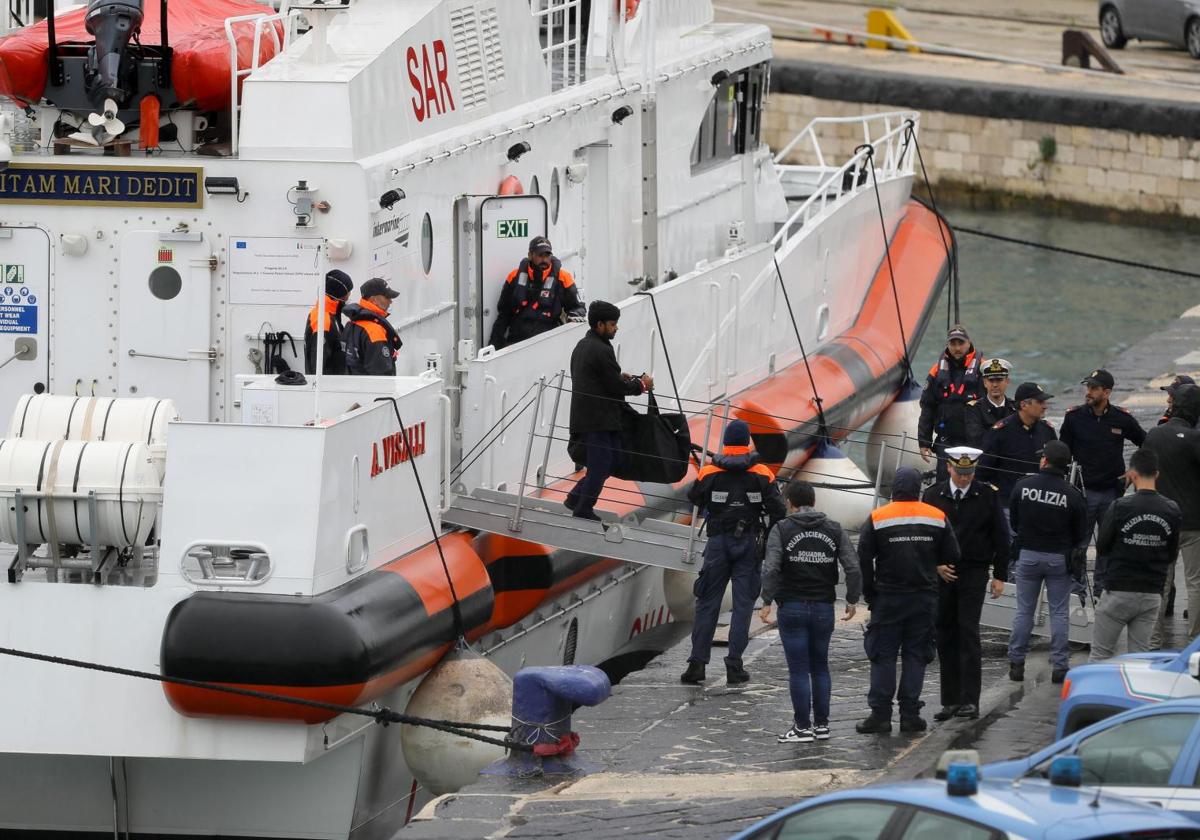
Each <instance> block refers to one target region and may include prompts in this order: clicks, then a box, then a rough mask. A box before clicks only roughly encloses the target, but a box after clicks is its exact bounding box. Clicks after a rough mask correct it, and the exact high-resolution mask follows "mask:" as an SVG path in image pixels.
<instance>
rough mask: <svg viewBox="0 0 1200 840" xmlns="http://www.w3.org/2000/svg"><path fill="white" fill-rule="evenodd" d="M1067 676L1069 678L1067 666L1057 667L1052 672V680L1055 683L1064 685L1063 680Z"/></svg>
mask: <svg viewBox="0 0 1200 840" xmlns="http://www.w3.org/2000/svg"><path fill="white" fill-rule="evenodd" d="M1066 678H1067V669H1066V668H1055V669H1054V670H1053V671H1052V672H1051V673H1050V682H1052V683H1054V684H1055V685H1062V682H1063V680H1065V679H1066Z"/></svg>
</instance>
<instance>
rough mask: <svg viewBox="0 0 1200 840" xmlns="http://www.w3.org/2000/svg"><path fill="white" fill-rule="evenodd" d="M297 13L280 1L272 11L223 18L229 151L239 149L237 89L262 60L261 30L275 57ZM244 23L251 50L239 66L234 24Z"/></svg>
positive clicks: (287, 41)
mask: <svg viewBox="0 0 1200 840" xmlns="http://www.w3.org/2000/svg"><path fill="white" fill-rule="evenodd" d="M299 17H300V12H299V11H298V10H295V11H294V10H291V9H289V8H288V7H287V4H286V3H283V5H281V7H280V10H279V11H278V12H275V13H274V14H270V13H265V12H259V13H257V14H253V15H238V16H236V17H230V18H225V40H226V41H228V42H229V131H230V135H229V149H230V154H232V155H236V154H237V151H238V117H239V116H240V114H241V108H242V103H241V95H240V93H239V91H240V87H241V80H242V79H244V78H246V77H247V76H249V75H250V74H251V73H253V72H254V71H255V70H257V69H258V68H259V67H261V66H262V64H263V62H261V61H260V58H261V54H262V42H263V35H264V33H266V34H267V36H268V37H270V39H271V45H272V46H273V47H274V51H273V52H272V53H271V57H272V58H274V57H275V56H277V55H279V54H280V53H281V52H283V51H284V50H285V49H287V47H288V45H289V44H290V43H291V40H292V30H293V28H294V24H295V22H296V21H297V19H298V18H299ZM246 25H252V26H253V27H254V42H253V50H252V52H251V54H250V66H248V67H240V66H239V64H240V63H241V62H240V61H239V60H238V43H237V33H236V31H235V30H236V28H237V27H240V26H246ZM280 30H283V35H282V37H280ZM268 60H269V59H268Z"/></svg>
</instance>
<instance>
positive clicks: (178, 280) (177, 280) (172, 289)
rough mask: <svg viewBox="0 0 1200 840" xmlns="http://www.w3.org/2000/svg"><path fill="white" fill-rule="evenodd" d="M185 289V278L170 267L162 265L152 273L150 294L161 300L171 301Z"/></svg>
mask: <svg viewBox="0 0 1200 840" xmlns="http://www.w3.org/2000/svg"><path fill="white" fill-rule="evenodd" d="M182 289H183V278H182V277H180V276H179V272H178V271H176V270H175V269H174V267H172V266H169V265H160V266H159V267H158V268H156V269H154V270H153V271H151V272H150V294H152V295H154V296H155V297H156V298H158V299H159V300H171V299H172V298H174V297H176V296H178V295H179V292H180V290H182Z"/></svg>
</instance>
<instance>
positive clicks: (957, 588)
mask: <svg viewBox="0 0 1200 840" xmlns="http://www.w3.org/2000/svg"><path fill="white" fill-rule="evenodd" d="M957 572H958V580H956V581H954V583H947V582H946V581H944V580H943V581H941V582H939V584H938V604H937V652H938V666H939V667H940V668H941V681H942V705H943V706H965V705H967V704H970V705H974V706H978V705H979V691H980V681H981V679H982V676H981V670H980V669H981V665H980V661H979V659H980V655H981V651H980V644H979V616H980V614H981V613H982V612H983V599H984V598H986V597H987V588H988V581H989V580H990V579H991V574H990V573H989V571H988V567H987V566H982V565H967V564H965V563H959V564H958V568H957Z"/></svg>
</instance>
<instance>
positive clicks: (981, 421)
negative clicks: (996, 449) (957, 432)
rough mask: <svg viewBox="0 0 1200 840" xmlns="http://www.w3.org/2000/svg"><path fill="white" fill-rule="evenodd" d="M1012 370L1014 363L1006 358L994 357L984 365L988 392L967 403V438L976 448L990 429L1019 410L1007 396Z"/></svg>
mask: <svg viewBox="0 0 1200 840" xmlns="http://www.w3.org/2000/svg"><path fill="white" fill-rule="evenodd" d="M1011 372H1012V365H1011V364H1010V363H1009V362H1007V361H1005V360H1004V359H992V360H990V361H989V362H988V363H987V364H986V365H984V366H983V386H984V388H986V389H987V393H986V394H985V395H984V396H982V397H980V398H979V399H977V400H971V401H970V402H969V403H967V414H966V423H967V439H968V441H970V445H971V446H972V447H974V448H976V449H979V448H980V447H982V445H983V436H984V435H985V434H987V430H988V429H990V428H992V426H995V425H996V424H997V423H999V422H1000V421H1001V420H1003V419H1004V418H1005V417H1007V416H1008V415H1010V414H1016V412H1017V403H1016V401H1015V400H1012V399H1009V398H1008V396H1007V393H1008V376H1009V374H1010V373H1011Z"/></svg>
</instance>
